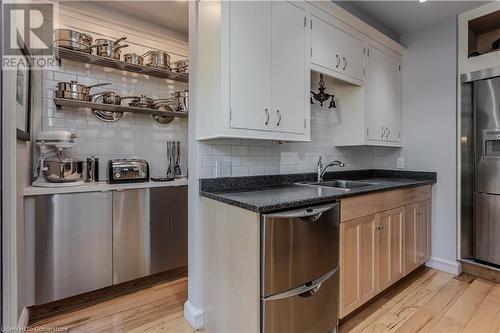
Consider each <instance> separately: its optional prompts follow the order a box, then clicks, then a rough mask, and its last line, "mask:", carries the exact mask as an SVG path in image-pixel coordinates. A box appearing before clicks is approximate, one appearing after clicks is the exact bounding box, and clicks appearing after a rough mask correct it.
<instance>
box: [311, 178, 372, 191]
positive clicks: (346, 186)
mask: <svg viewBox="0 0 500 333" xmlns="http://www.w3.org/2000/svg"><path fill="white" fill-rule="evenodd" d="M301 184H303V185H312V186H322V187H332V188H338V189H343V190H352V189H357V188H363V187H369V186H375V185H377V183H369V182H360V181H356V180H330V181H324V182H305V183H301Z"/></svg>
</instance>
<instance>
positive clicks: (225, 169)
mask: <svg viewBox="0 0 500 333" xmlns="http://www.w3.org/2000/svg"><path fill="white" fill-rule="evenodd" d="M215 177H231V161H217V162H216V163H215Z"/></svg>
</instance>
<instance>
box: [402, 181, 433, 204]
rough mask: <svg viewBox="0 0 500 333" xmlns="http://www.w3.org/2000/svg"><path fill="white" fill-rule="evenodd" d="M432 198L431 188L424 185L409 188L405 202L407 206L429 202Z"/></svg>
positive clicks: (405, 193) (405, 195) (406, 191)
mask: <svg viewBox="0 0 500 333" xmlns="http://www.w3.org/2000/svg"><path fill="white" fill-rule="evenodd" d="M430 198H431V186H430V185H424V186H419V187H414V188H409V189H406V190H405V191H404V202H405V205H408V204H411V203H415V202H420V201H424V200H429V199H430Z"/></svg>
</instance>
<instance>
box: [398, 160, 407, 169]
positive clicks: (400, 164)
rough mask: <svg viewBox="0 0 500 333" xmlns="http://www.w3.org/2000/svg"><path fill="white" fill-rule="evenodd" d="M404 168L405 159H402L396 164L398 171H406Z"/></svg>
mask: <svg viewBox="0 0 500 333" xmlns="http://www.w3.org/2000/svg"><path fill="white" fill-rule="evenodd" d="M404 168H405V159H404V158H403V157H400V158H398V161H397V162H396V169H404Z"/></svg>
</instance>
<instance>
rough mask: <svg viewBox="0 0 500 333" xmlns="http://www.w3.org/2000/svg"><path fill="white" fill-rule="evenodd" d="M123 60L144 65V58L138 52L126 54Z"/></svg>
mask: <svg viewBox="0 0 500 333" xmlns="http://www.w3.org/2000/svg"><path fill="white" fill-rule="evenodd" d="M123 60H124V61H125V62H128V63H130V64H134V65H144V58H143V57H142V56H140V55H138V54H137V53H127V54H124V55H123Z"/></svg>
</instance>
